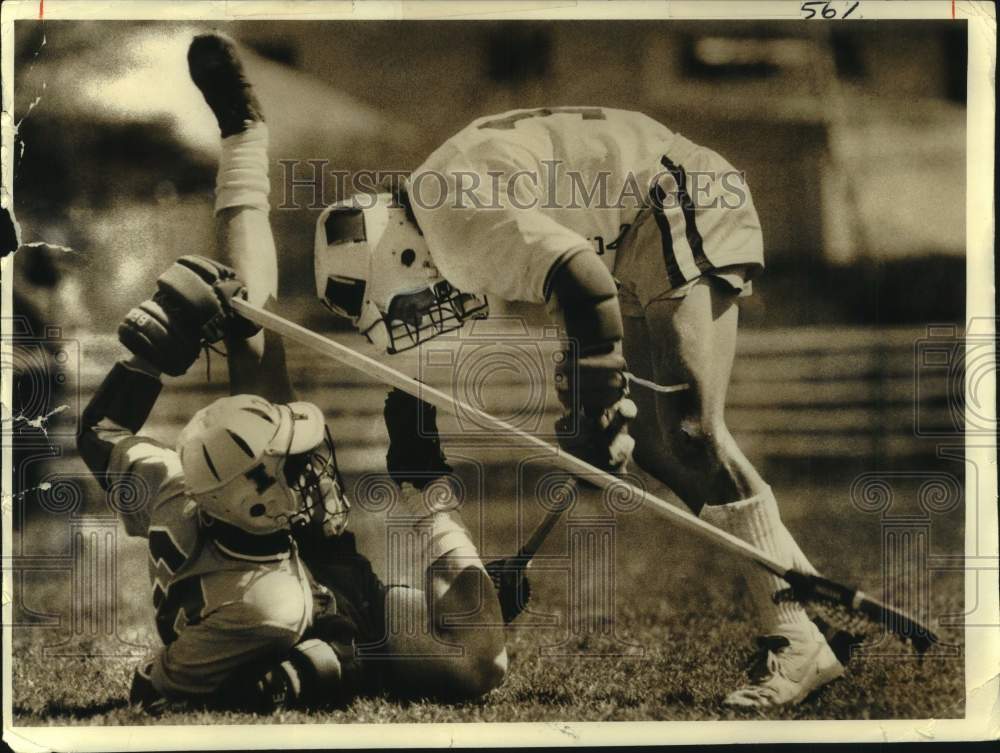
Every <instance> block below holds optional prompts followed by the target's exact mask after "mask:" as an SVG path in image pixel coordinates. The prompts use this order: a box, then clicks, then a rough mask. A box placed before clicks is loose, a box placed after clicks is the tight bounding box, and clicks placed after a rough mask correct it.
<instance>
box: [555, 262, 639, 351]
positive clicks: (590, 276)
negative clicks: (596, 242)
mask: <svg viewBox="0 0 1000 753" xmlns="http://www.w3.org/2000/svg"><path fill="white" fill-rule="evenodd" d="M548 294H549V296H548V297H549V301H550V303H552V302H553V299H554V303H555V304H556V305H557V306H558V308H559V309H560V311H561V312H562V316H563V321H564V326H565V327H566V334H567V336H568V337H569V339H570V341H572V342H575V343H576V344H577V347H578V348H579V355H580V356H587V355H596V354H601V353H610V352H611V351H612V350H614V348H615V345H617V344H618V343H619V342H620V341H621V339H622V337H623V334H624V331H623V327H622V315H621V308H620V307H619V305H618V287H617V285H615V279H614V277H612V276H611V273H610V272H608V270H607V268H606V267H605V266H604V262H602V261H601V260H600V259H599V258H598V257H597V255H596V254H593V253H588V252H586V251H583V252H580V253H577V254H574V255H573V256H571V257H570V258H569V259H568V260H567V261H565V262H563V263H561V264H560V265H559V266H558V267H557V268H556V269H555V270H553V272H552V274H551V277H550V280H549V288H548Z"/></svg>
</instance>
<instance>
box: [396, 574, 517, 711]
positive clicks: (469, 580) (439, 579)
mask: <svg viewBox="0 0 1000 753" xmlns="http://www.w3.org/2000/svg"><path fill="white" fill-rule="evenodd" d="M432 569H433V570H434V571H435V574H434V575H433V576H430V579H431V580H432V582H431V583H429V585H428V587H427V588H425V589H418V588H392V589H390V590H389V595H388V603H387V604H386V613H387V614H386V620H387V623H389V624H391V625H393V626H394V628H393V629H391V630H390V632H389V636H388V638H389V640H388V646H387V649H388V653H389V656H390V657H391V663H390V665H389V666H388V667H387V668H386V669H387V671H386V672H385V677H386V685H387V689H388V690H389V691H390V692H392V693H393V694H394V695H398V696H401V697H421V698H436V699H441V700H447V701H457V700H463V699H470V698H478V697H480V696H482V695H485V694H486V693H488V692H490V691H491V690H493V689H494V688H497V687H499V686H500V685H501V683H502V682H503V680H504V677H505V676H506V673H507V649H506V646H505V644H504V634H503V622H502V619H501V617H500V615H499V610H498V609H495V610H491V609H490V602H491V601H492V602H495V601H496V596H495V595H494V589H493V584H492V582H491V581H490V579H489V576H487V575H486V574H485V571H484V570H483V569H482V565H481V564H476V565H472V564H462V563H460V562H459V561H457V559H456V558H453V557H446V558H442V559H441V560H439V561H438V562H436V563H435V564H434V566H433V568H432ZM406 625H410V626H411V629H403V628H404V626H406ZM413 626H415V627H416V629H412V628H413Z"/></svg>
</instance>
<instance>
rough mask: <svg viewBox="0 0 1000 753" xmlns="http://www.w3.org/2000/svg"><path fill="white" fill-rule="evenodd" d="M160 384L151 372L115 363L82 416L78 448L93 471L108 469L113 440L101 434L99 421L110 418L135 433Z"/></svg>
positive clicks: (147, 412)
mask: <svg viewBox="0 0 1000 753" xmlns="http://www.w3.org/2000/svg"><path fill="white" fill-rule="evenodd" d="M162 388H163V384H162V383H161V382H160V380H159V379H157V378H156V377H154V376H150V375H149V374H146V373H144V372H141V371H135V370H133V369H130V368H128V367H127V366H126V365H125V364H123V363H122V362H120V361H119V362H118V363H116V364H115V365H114V367H113V368H112V369H111V372H110V373H109V374H108V375H107V376H106V377H105V378H104V381H103V382H102V383H101V386H100V387H99V388H98V389H97V392H96V393H95V394H94V396H93V397H92V398H91V400H90V402H89V403H88V404H87V407H86V408H84V410H83V415H82V417H81V419H82V421H81V423H82V425H83V430H82V432H81V434H80V439H79V441H78V442H77V448H78V449H79V451H80V456H81V457H82V458H83V461H84V462H85V463H86V464H87V467H88V468H90V470H91V471H92V472H93V473H95V474H103V473H105V472H107V470H108V463H109V462H110V460H111V450H112V449H113V447H114V444H115V443H114V442H113V441H110V440H109V439H106V438H104V437H102V436H101V432H100V429H99V428H98V424H100V423H101V422H102V421H110V422H112V423H114V424H116V425H117V426H120V427H122V428H124V429H127V430H128V431H130V432H132V433H133V434H134V433H136V432H137V431H139V429H141V428H142V425H143V424H144V423H146V419H147V418H149V413H150V411H152V410H153V405H155V404H156V399H157V398H158V397H159V395H160V390H161V389H162ZM98 480H100V481H101V485H102V486H104V485H105V482H104V481H103V480H101V479H98Z"/></svg>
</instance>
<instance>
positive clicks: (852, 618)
mask: <svg viewBox="0 0 1000 753" xmlns="http://www.w3.org/2000/svg"><path fill="white" fill-rule="evenodd" d="M781 577H782V578H784V579H785V580H786V581H787V582H788V585H789V586H790V588H788V589H786V590H784V591H780V592H778V593H777V594H775V601H797V602H799V603H800V604H802V605H803V606H812V607H813V608H814V609H815V610H816V611H817V612H819V613H820V615H821V616H822V618H823V620H824V621H825V622H827V623H828V624H830V625H831V626H833V627H834V628H837V629H840V630H842V631H844V632H848V633H854V634H863V633H870V632H873V630H875V629H881V630H883V631H885V632H887V633H891V634H893V635H895V636H896V637H897V638H899V639H900V640H902V641H903V642H904V643H909V644H910V645H911V646H913V649H914V651H916V652H917V654H918V655H920V656H922V655H923V654H924V653H926V652H927V651H928V650H929V649H930V648H931V647H932V646H933V645H934V644H935V643H937V642H938V637H937V635H936V634H935V633H934V632H933V631H932V630H931V629H930V628H929V627H927V626H926V625H924V624H923V623H922V622H920V621H919V620H917V619H916V618H914V617H911V616H910V615H908V614H906V613H905V612H903V611H902V610H900V609H897V608H896V607H892V606H889V605H887V604H884V603H883V602H881V601H879V600H878V599H875V598H873V597H871V596H869V595H868V594H866V593H864V592H863V591H860V590H858V589H856V588H850V587H849V586H845V585H842V584H840V583H837V582H836V581H833V580H830V579H828V578H823V577H821V576H819V575H811V574H808V573H803V572H799V571H798V570H789V571H788V572H786V573H783V574H782V576H781Z"/></svg>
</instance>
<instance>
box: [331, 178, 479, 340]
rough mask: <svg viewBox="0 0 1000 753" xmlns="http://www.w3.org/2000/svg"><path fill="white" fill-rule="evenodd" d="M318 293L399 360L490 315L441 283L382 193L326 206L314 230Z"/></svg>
mask: <svg viewBox="0 0 1000 753" xmlns="http://www.w3.org/2000/svg"><path fill="white" fill-rule="evenodd" d="M315 270H316V293H317V295H318V296H319V298H320V300H321V301H323V303H324V304H325V305H326V306H327V308H329V309H330V310H331V311H333V312H334V313H335V314H337V315H339V316H343V317H346V318H348V319H350V320H351V321H352V322H353V324H354V326H355V328H356V329H357V330H358V331H359V332H361V333H362V334H363V335H365V337H367V338H368V340H369V341H370V342H372V343H373V344H374V345H376V346H377V347H379V348H380V349H382V350H384V351H385V352H386V353H401V352H403V351H405V350H409V349H410V348H413V347H415V346H417V345H420V344H421V343H424V342H426V341H428V340H430V339H432V338H434V337H437V336H438V335H441V334H444V333H445V332H451V331H452V330H455V329H458V328H459V327H461V326H462V325H463V324H464V323H465V322H466V321H467V320H469V319H481V318H484V317H486V316H487V315H488V313H489V308H488V306H487V303H486V299H485V298H484V297H482V296H477V295H472V294H469V293H462V292H460V291H458V290H456V289H455V288H453V287H452V286H451V284H450V283H449V282H448V281H447V280H445V279H444V278H443V277H441V275H440V273H439V272H438V270H437V267H435V266H434V262H433V261H432V259H431V255H430V250H429V249H428V247H427V242H426V241H425V240H424V237H423V234H422V233H421V232H420V228H419V227H417V224H416V222H415V221H414V219H413V218H412V215H410V214H409V212H408V210H407V209H406V208H405V207H404V206H401V205H400V204H398V203H396V201H395V200H394V199H393V197H392V196H391V195H390V194H388V193H381V194H375V195H371V194H368V195H363V196H356V197H354V198H352V199H349V200H346V201H342V202H339V203H337V204H333V205H332V206H329V207H327V208H326V209H325V210H324V211H323V213H322V214H321V215H320V217H319V220H318V221H317V223H316V242H315Z"/></svg>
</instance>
